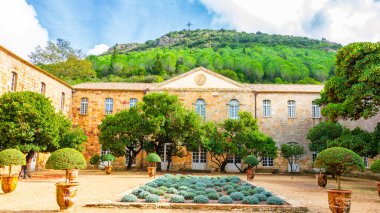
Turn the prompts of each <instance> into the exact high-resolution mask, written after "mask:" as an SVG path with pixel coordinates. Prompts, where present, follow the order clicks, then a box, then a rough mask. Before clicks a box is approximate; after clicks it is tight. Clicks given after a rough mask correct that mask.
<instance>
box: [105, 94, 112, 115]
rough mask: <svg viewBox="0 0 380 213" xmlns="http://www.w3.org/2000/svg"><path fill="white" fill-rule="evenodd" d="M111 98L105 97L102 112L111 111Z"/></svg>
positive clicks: (108, 112) (109, 112) (107, 112)
mask: <svg viewBox="0 0 380 213" xmlns="http://www.w3.org/2000/svg"><path fill="white" fill-rule="evenodd" d="M113 107H114V106H113V98H106V99H105V100H104V114H106V115H111V114H112V113H113Z"/></svg>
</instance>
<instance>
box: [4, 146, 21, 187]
mask: <svg viewBox="0 0 380 213" xmlns="http://www.w3.org/2000/svg"><path fill="white" fill-rule="evenodd" d="M25 164H26V160H25V156H24V155H23V154H22V152H20V151H18V150H17V149H5V150H3V151H1V152H0V167H5V166H8V167H9V168H8V175H6V176H2V177H1V189H2V190H3V192H4V193H10V192H13V191H14V190H15V189H16V186H17V182H18V175H12V166H22V165H25Z"/></svg>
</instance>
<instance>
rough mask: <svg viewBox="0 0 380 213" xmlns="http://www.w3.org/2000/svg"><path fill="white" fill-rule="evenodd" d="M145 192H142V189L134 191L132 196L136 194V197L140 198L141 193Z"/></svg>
mask: <svg viewBox="0 0 380 213" xmlns="http://www.w3.org/2000/svg"><path fill="white" fill-rule="evenodd" d="M143 191H144V190H142V189H134V190H133V191H132V194H134V195H136V196H138V195H139V194H140V193H141V192H143Z"/></svg>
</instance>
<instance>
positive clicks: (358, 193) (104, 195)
mask: <svg viewBox="0 0 380 213" xmlns="http://www.w3.org/2000/svg"><path fill="white" fill-rule="evenodd" d="M35 175H36V176H37V177H36V178H32V179H28V180H22V181H20V182H19V184H18V186H17V189H16V191H15V192H13V193H11V194H3V193H2V192H0V212H57V211H58V210H59V207H58V205H57V204H56V201H55V183H56V182H62V181H63V180H64V179H63V178H62V177H63V172H56V171H54V172H53V171H48V172H38V173H35ZM196 175H202V174H196ZM206 175H209V174H206ZM215 175H218V174H215ZM239 176H240V177H241V178H242V179H244V178H245V176H244V175H240V174H239ZM49 177H52V178H49ZM150 180H152V179H149V178H147V175H146V173H145V172H119V171H116V172H113V173H112V174H111V175H105V174H104V173H103V172H100V171H95V170H85V171H80V172H79V178H78V181H79V182H80V188H79V192H78V198H79V201H78V204H77V205H76V206H75V207H74V208H73V210H72V212H142V213H144V212H147V213H153V212H173V213H174V212H175V213H179V212H183V210H149V209H139V210H126V209H123V210H121V209H97V208H85V207H82V206H83V205H84V204H86V203H90V202H100V201H107V200H115V199H116V198H117V197H118V196H120V194H121V193H123V192H125V191H128V190H130V189H132V188H135V187H136V186H138V185H141V184H144V183H146V182H148V181H150ZM253 184H254V185H257V186H263V187H265V188H267V189H268V190H269V191H272V192H273V193H275V194H277V195H279V196H281V197H284V198H285V199H286V200H288V201H291V202H293V203H294V202H296V203H299V204H300V205H303V206H306V207H308V208H309V210H310V212H321V213H324V212H329V209H328V203H327V192H326V190H325V189H319V188H318V187H317V183H316V180H315V178H314V177H313V176H295V177H294V178H293V179H292V178H291V177H290V176H282V175H265V174H258V175H256V177H255V179H254V181H253ZM342 186H343V188H344V189H349V190H352V191H353V195H352V197H353V199H352V204H351V212H352V213H361V212H364V213H372V212H373V213H376V212H378V213H380V197H379V196H378V195H377V191H376V184H375V181H373V180H366V179H359V178H343V182H342ZM334 187H335V181H334V180H333V179H329V181H328V185H327V188H334ZM192 212H195V211H192ZM199 212H200V211H199ZM218 212H220V213H222V212H223V211H218Z"/></svg>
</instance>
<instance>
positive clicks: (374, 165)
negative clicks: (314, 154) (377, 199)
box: [369, 159, 380, 196]
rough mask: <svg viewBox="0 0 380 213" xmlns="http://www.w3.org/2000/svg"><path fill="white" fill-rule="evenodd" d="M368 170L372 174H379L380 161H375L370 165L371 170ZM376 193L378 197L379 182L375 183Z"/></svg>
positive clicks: (379, 192) (379, 190)
mask: <svg viewBox="0 0 380 213" xmlns="http://www.w3.org/2000/svg"><path fill="white" fill-rule="evenodd" d="M369 169H370V170H371V172H373V173H380V159H379V160H375V162H373V163H372V165H371V168H369ZM377 193H378V194H379V196H380V181H378V182H377Z"/></svg>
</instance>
